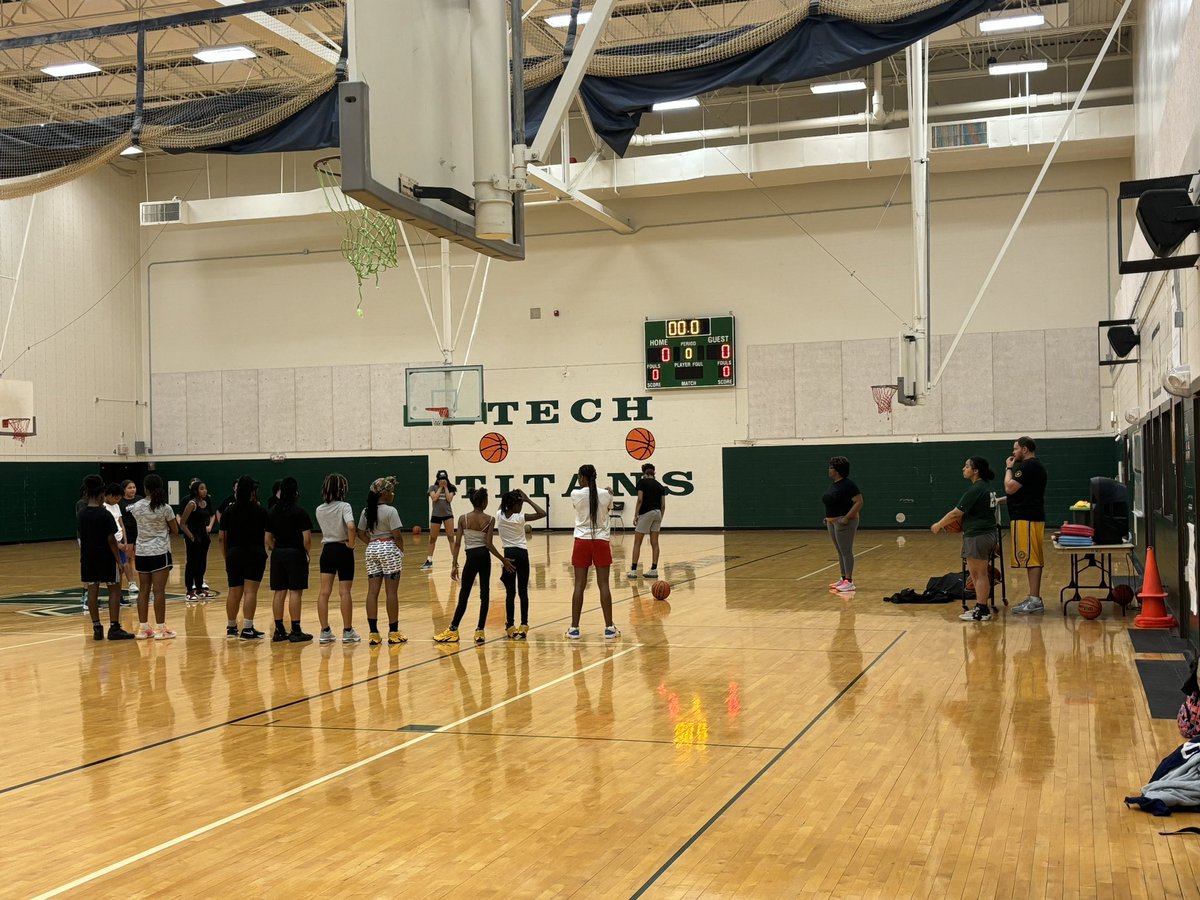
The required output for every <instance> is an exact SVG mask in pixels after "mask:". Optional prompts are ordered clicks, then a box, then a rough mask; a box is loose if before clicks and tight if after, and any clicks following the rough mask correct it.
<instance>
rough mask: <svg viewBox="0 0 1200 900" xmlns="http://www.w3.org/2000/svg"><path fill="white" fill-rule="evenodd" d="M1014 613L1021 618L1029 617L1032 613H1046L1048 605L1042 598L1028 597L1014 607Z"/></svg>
mask: <svg viewBox="0 0 1200 900" xmlns="http://www.w3.org/2000/svg"><path fill="white" fill-rule="evenodd" d="M1012 611H1013V612H1014V613H1015V614H1016V615H1019V616H1027V615H1030V614H1032V613H1044V612H1045V611H1046V604H1045V603H1043V602H1042V598H1041V597H1026V598H1025V599H1024V600H1022V601H1021V602H1020V603H1018V604H1017V605H1016V606H1014V607H1013V610H1012Z"/></svg>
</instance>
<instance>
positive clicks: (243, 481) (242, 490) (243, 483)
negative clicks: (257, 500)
mask: <svg viewBox="0 0 1200 900" xmlns="http://www.w3.org/2000/svg"><path fill="white" fill-rule="evenodd" d="M257 490H258V482H257V481H255V480H254V478H253V476H250V475H243V476H242V477H241V478H239V479H238V480H237V484H236V485H235V487H234V489H233V496H234V498H235V500H234V503H235V505H237V506H243V507H244V506H249V505H250V504H251V503H253V502H254V492H255V491H257Z"/></svg>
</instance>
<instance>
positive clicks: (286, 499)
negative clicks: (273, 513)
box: [278, 475, 300, 509]
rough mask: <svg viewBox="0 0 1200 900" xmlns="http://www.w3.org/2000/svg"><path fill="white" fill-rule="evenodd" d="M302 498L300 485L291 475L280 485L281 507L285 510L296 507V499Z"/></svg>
mask: <svg viewBox="0 0 1200 900" xmlns="http://www.w3.org/2000/svg"><path fill="white" fill-rule="evenodd" d="M299 496H300V483H299V482H298V481H296V479H295V478H293V477H292V476H291V475H289V476H288V477H287V478H285V479H283V481H281V482H280V483H279V504H278V505H279V506H281V507H283V508H285V509H286V508H287V507H291V506H295V505H296V499H297V498H298V497H299Z"/></svg>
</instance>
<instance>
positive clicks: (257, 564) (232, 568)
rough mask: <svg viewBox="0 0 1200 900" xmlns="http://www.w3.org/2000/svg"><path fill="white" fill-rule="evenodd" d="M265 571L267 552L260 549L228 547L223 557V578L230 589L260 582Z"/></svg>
mask: <svg viewBox="0 0 1200 900" xmlns="http://www.w3.org/2000/svg"><path fill="white" fill-rule="evenodd" d="M266 570H267V551H265V550H263V549H262V548H261V547H230V548H229V553H227V554H226V556H225V578H226V581H227V582H228V584H229V586H230V587H231V588H235V587H244V586H245V584H246V582H247V581H254V582H259V581H262V580H263V572H265V571H266Z"/></svg>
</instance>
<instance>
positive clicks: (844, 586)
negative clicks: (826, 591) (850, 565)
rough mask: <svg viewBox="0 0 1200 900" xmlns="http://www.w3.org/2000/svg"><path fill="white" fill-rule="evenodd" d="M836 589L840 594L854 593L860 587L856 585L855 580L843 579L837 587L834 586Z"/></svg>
mask: <svg viewBox="0 0 1200 900" xmlns="http://www.w3.org/2000/svg"><path fill="white" fill-rule="evenodd" d="M834 590H835V591H837V592H838V593H840V594H852V593H854V591H856V590H858V588H856V587H855V586H854V582H853V581H843V582H842V583H841V584H839V585H838V586H837V587H836V588H834Z"/></svg>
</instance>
